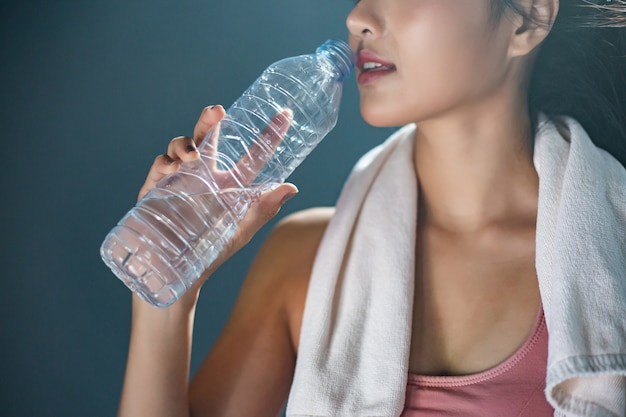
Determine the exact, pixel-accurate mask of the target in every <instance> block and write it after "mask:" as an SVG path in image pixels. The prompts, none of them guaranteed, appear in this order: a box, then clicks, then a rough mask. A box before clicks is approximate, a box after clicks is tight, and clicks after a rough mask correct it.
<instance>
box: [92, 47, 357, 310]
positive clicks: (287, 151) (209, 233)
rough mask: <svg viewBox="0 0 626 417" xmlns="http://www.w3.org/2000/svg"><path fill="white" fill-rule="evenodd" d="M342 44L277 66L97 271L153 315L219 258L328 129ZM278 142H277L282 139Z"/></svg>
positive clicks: (164, 183)
mask: <svg viewBox="0 0 626 417" xmlns="http://www.w3.org/2000/svg"><path fill="white" fill-rule="evenodd" d="M354 66H355V56H354V53H353V52H352V50H351V49H350V47H349V46H348V44H346V43H345V42H343V41H338V40H329V41H326V42H325V43H324V44H322V45H321V46H320V47H319V48H317V50H316V52H315V53H314V54H310V55H302V56H297V57H292V58H287V59H284V60H281V61H278V62H276V63H274V64H272V65H271V66H269V67H268V68H267V69H266V70H265V71H264V72H263V74H261V76H260V77H259V78H258V79H257V80H256V81H255V82H254V83H253V84H252V85H251V86H250V87H249V88H248V90H246V91H245V92H244V93H243V95H242V96H241V97H240V98H239V99H237V101H236V102H235V103H234V104H233V105H232V106H231V107H230V108H229V109H228V110H227V112H226V116H225V117H224V119H223V120H222V121H221V122H220V123H219V125H218V126H217V127H215V128H214V129H212V130H211V131H209V132H208V133H207V135H206V137H205V138H204V140H203V141H202V143H201V144H200V145H199V146H198V151H199V152H200V158H199V159H198V160H196V161H194V162H190V163H184V164H183V165H182V166H181V169H180V170H179V171H178V172H177V173H175V174H172V175H169V176H167V177H165V178H163V179H162V180H161V181H160V182H159V183H158V184H157V185H156V187H155V188H154V189H152V190H150V191H149V192H148V193H147V194H146V195H145V196H144V197H143V198H142V199H141V200H140V201H139V202H138V203H137V205H136V206H135V207H134V208H133V209H131V210H130V211H129V212H128V213H127V214H126V215H125V216H124V217H123V218H122V219H121V220H120V221H119V223H118V224H117V226H115V227H114V228H113V229H112V230H111V232H110V233H109V234H108V235H107V237H106V238H105V240H104V243H103V244H102V247H101V249H100V254H101V256H102V259H103V260H104V262H105V263H106V264H107V265H108V266H109V267H110V268H111V270H112V271H113V272H114V273H115V275H117V277H118V278H120V279H121V280H122V281H123V282H124V284H126V286H127V287H128V288H130V289H131V290H132V291H135V292H137V293H138V294H139V295H140V296H141V297H142V298H143V299H145V300H146V301H148V302H149V303H151V304H152V305H154V306H157V307H165V306H167V305H170V304H171V303H173V302H174V301H176V300H177V299H178V298H180V296H181V295H182V294H183V293H184V292H185V291H186V290H187V288H189V287H190V286H191V285H192V284H193V283H194V282H195V281H196V280H197V279H198V278H199V277H200V275H201V274H202V272H204V271H205V270H206V269H207V268H208V267H209V266H210V265H211V264H212V263H213V262H214V261H215V259H216V258H217V256H218V255H219V254H220V252H221V251H222V250H223V248H224V246H225V245H226V243H228V241H229V240H230V239H231V238H232V236H233V234H234V233H235V231H236V230H237V224H238V223H239V222H240V221H241V219H242V218H243V216H244V215H245V213H246V211H247V210H248V207H249V206H250V204H251V203H252V201H254V199H255V198H257V197H258V196H259V195H260V193H261V192H263V191H264V190H266V189H268V188H271V187H272V186H274V185H276V184H277V183H282V182H283V181H284V180H285V179H286V178H287V177H288V176H289V175H290V174H291V173H292V172H293V170H294V169H295V168H296V167H297V166H298V165H299V164H300V163H301V162H302V161H303V160H304V158H305V157H306V156H307V155H308V154H309V153H310V152H311V151H312V150H313V148H315V146H316V145H317V144H318V143H319V142H320V141H321V140H322V139H323V138H324V136H326V134H327V133H328V132H329V131H330V130H331V129H332V128H333V127H334V126H335V123H336V122H337V115H338V110H339V102H340V100H341V90H342V81H343V79H344V78H345V77H346V76H348V75H349V74H350V72H351V71H352V70H353V69H354ZM281 138H282V140H281Z"/></svg>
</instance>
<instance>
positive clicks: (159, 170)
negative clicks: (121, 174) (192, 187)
mask: <svg viewBox="0 0 626 417" xmlns="http://www.w3.org/2000/svg"><path fill="white" fill-rule="evenodd" d="M179 169H180V161H176V160H175V159H173V158H172V157H170V156H169V155H167V154H163V155H159V156H157V157H156V158H155V159H154V162H153V163H152V166H151V167H150V171H148V175H147V177H146V181H145V182H144V184H143V186H142V187H141V189H140V190H139V196H138V199H139V200H140V199H141V198H142V197H143V196H144V195H145V194H146V193H147V192H148V191H150V190H151V189H152V188H154V186H155V185H156V184H157V182H159V181H160V180H161V179H163V177H165V176H166V175H169V174H173V173H174V172H176V171H178V170H179Z"/></svg>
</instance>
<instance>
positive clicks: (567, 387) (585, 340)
mask: <svg viewBox="0 0 626 417" xmlns="http://www.w3.org/2000/svg"><path fill="white" fill-rule="evenodd" d="M563 120H564V122H565V124H566V126H567V128H568V129H569V133H570V134H569V136H570V138H569V139H567V138H564V137H562V136H561V134H560V133H559V131H558V130H557V128H556V126H555V125H554V124H552V123H551V122H548V121H547V120H546V119H545V118H544V117H543V116H542V117H541V120H540V126H539V129H538V133H537V135H536V138H535V151H534V152H535V153H534V163H535V166H536V168H537V172H538V173H539V207H538V215H537V216H538V218H537V259H536V267H537V274H538V277H539V287H540V291H541V298H542V303H543V308H544V312H545V317H546V323H547V325H548V332H549V346H548V369H547V381H546V385H547V388H546V395H547V398H548V400H549V401H550V403H551V404H552V405H553V406H554V407H555V409H556V413H555V415H566V416H594V417H595V416H607V417H615V416H619V417H624V416H625V415H626V402H625V401H626V400H625V398H626V170H624V168H623V167H622V166H621V165H620V164H619V163H618V162H617V161H616V160H615V159H614V158H612V157H611V156H610V155H608V154H607V153H606V152H604V151H602V150H600V149H598V148H596V147H595V146H594V145H593V144H592V143H591V141H590V139H589V137H588V135H587V134H586V133H585V131H584V130H583V129H582V127H581V126H580V125H579V124H578V123H576V122H575V121H574V120H572V119H567V118H564V119H563ZM413 132H414V126H413V125H409V126H406V127H404V128H403V129H401V130H399V131H398V132H396V133H395V134H394V135H393V136H392V137H390V138H389V139H388V140H387V141H385V143H383V144H382V145H380V146H379V147H377V148H375V149H373V150H372V151H370V152H369V153H368V154H367V155H365V156H364V157H363V158H362V159H361V160H360V161H359V163H358V164H357V165H356V167H355V169H354V171H353V172H352V174H351V176H350V178H349V179H348V181H347V183H346V185H345V187H344V190H343V191H342V194H341V196H340V198H339V201H338V203H337V209H336V213H335V216H334V217H333V218H332V220H331V221H330V224H329V226H328V228H327V231H326V233H325V235H324V238H323V240H322V243H321V245H320V248H319V250H318V254H317V257H316V260H315V263H314V266H313V271H312V275H311V282H310V285H309V290H308V295H307V301H306V306H305V310H304V317H303V321H302V329H301V334H300V348H299V352H298V361H297V364H296V370H295V375H294V381H293V385H292V389H291V393H290V396H289V402H288V405H287V416H289V417H304V416H306V417H312V416H315V417H397V416H399V415H400V414H401V412H402V410H403V407H404V396H405V392H406V382H407V375H408V359H409V347H410V340H411V335H410V329H411V318H412V311H413V309H412V305H413V280H414V264H415V229H416V219H417V181H416V178H415V169H414V164H413Z"/></svg>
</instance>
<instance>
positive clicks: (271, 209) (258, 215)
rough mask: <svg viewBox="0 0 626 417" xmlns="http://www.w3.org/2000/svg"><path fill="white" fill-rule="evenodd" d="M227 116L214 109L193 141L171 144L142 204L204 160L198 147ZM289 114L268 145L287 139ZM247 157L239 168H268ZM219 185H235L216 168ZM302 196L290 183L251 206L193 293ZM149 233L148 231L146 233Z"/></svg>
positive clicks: (277, 122)
mask: <svg viewBox="0 0 626 417" xmlns="http://www.w3.org/2000/svg"><path fill="white" fill-rule="evenodd" d="M224 115H225V112H224V108H223V107H222V106H219V105H218V106H210V107H206V108H204V109H203V110H202V113H201V114H200V117H199V119H198V122H197V123H196V126H195V128H194V134H193V138H191V137H188V136H178V137H176V138H174V139H172V140H171V141H170V143H169V144H168V147H167V152H166V153H164V154H162V155H159V156H157V157H156V158H155V160H154V163H153V164H152V166H151V167H150V170H149V172H148V175H147V177H146V180H145V183H144V184H143V186H142V187H141V189H140V191H139V195H138V200H141V199H142V198H143V197H144V196H145V195H146V194H147V193H148V192H149V191H150V190H151V189H153V188H154V187H155V186H156V184H157V183H159V181H161V180H163V179H164V178H165V177H167V176H168V175H171V174H174V173H176V172H178V171H179V170H180V168H181V165H185V164H188V163H191V162H193V161H196V160H198V159H199V158H200V152H199V151H198V146H199V145H200V143H201V142H202V140H203V139H204V138H205V136H206V134H207V132H209V131H210V130H211V129H213V128H215V127H216V126H219V122H220V121H221V120H222V118H223V117H224ZM289 118H290V114H289V112H284V113H278V114H277V115H276V116H275V117H274V119H273V121H272V124H271V125H270V126H268V128H267V129H266V130H265V131H264V132H263V133H261V137H263V140H264V141H269V142H271V143H272V144H273V146H277V145H278V144H279V143H280V141H281V140H282V139H283V136H284V134H285V132H286V131H287V129H288V128H289V123H290V120H289ZM248 157H249V156H244V157H242V159H241V160H240V161H238V163H237V165H238V166H239V167H243V166H249V165H250V164H253V165H256V167H255V168H257V169H258V168H262V165H263V164H264V162H266V161H263V159H262V158H261V159H259V158H257V159H255V160H254V161H253V162H250V161H247V160H246V158H248ZM212 174H213V175H214V177H215V178H216V180H217V181H220V182H222V183H223V186H224V187H227V186H228V184H227V182H228V181H231V180H230V179H231V178H232V176H231V175H229V174H228V172H226V171H221V170H219V169H217V167H214V170H213V172H212ZM297 193H298V189H297V188H296V187H295V186H294V185H293V184H290V183H284V184H277V186H276V188H274V189H271V190H269V191H266V192H264V193H262V194H260V196H259V197H258V199H257V200H256V201H255V202H254V203H253V204H252V205H251V207H250V208H249V210H248V211H247V213H246V215H245V217H244V218H243V220H242V221H241V223H239V227H238V228H237V231H236V232H235V234H234V236H233V238H232V239H231V240H230V241H229V243H228V244H227V245H226V247H225V248H224V250H223V252H222V253H220V255H219V256H218V258H217V259H216V261H215V262H214V263H213V264H211V265H210V267H209V269H207V270H206V271H204V273H203V274H202V276H201V278H200V279H199V280H198V281H197V282H196V283H195V284H194V285H193V287H192V289H195V290H196V291H191V292H192V293H197V291H199V289H200V287H201V286H202V284H203V283H204V282H205V281H206V279H207V277H208V276H210V275H211V274H212V273H213V272H214V271H215V270H216V269H217V268H218V267H219V266H220V265H221V264H223V263H224V262H225V261H226V260H227V259H228V258H230V257H231V256H232V255H233V254H234V253H235V252H237V251H238V250H239V249H241V248H242V247H243V246H244V245H245V244H246V243H248V242H249V241H250V239H252V237H253V236H254V235H255V234H256V232H257V231H258V230H259V229H260V228H261V227H262V226H263V225H265V224H266V223H267V222H268V221H269V220H271V219H272V218H273V217H274V216H275V215H276V214H277V213H278V211H279V210H280V208H281V207H282V205H283V204H284V203H285V202H286V201H287V200H289V199H290V198H291V197H293V196H295V195H296V194H297ZM146 232H147V231H146Z"/></svg>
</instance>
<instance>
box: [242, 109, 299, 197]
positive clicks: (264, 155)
mask: <svg viewBox="0 0 626 417" xmlns="http://www.w3.org/2000/svg"><path fill="white" fill-rule="evenodd" d="M292 120H293V112H292V111H291V110H290V109H285V110H283V111H282V112H280V113H278V114H276V116H274V118H273V119H272V121H271V122H270V124H269V125H268V126H267V127H266V128H265V130H263V132H262V133H261V134H260V135H259V137H258V138H257V139H256V140H255V141H254V143H252V145H250V146H249V147H248V148H247V149H246V153H245V154H244V155H243V156H242V157H241V159H240V160H239V162H237V166H236V171H237V172H238V173H239V176H240V180H241V182H242V184H244V185H247V184H250V183H251V182H252V181H254V179H255V178H256V176H257V175H258V173H259V171H261V169H262V168H263V167H264V166H265V165H266V164H267V162H268V161H269V160H270V159H272V156H273V155H274V152H275V151H276V147H277V146H278V145H279V144H280V142H281V141H282V140H283V138H284V137H285V134H286V133H287V131H288V130H289V126H291V121H292Z"/></svg>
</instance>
